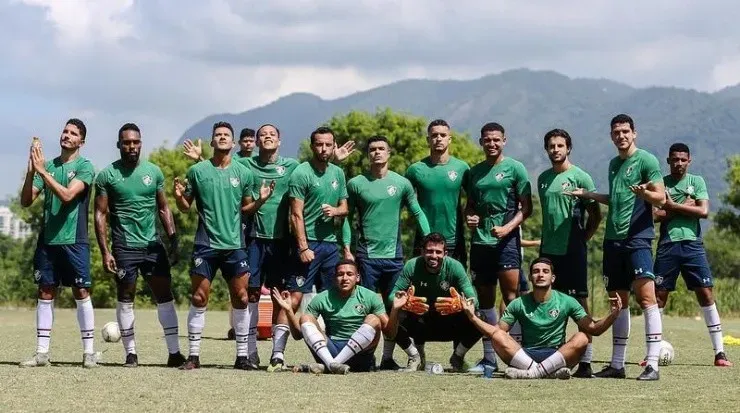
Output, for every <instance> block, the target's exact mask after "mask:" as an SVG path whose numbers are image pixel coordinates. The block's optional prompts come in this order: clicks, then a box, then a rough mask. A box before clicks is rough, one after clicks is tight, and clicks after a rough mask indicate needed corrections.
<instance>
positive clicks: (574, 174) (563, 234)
mask: <svg viewBox="0 0 740 413" xmlns="http://www.w3.org/2000/svg"><path fill="white" fill-rule="evenodd" d="M544 148H545V152H547V156H548V158H549V159H550V163H551V164H552V168H550V169H547V170H546V171H544V172H542V173H541V174H540V176H539V177H538V178H537V189H538V191H539V195H540V196H539V198H540V203H541V205H542V239H541V245H540V256H541V257H545V258H548V259H549V260H550V261H552V263H553V265H554V267H555V271H557V274H558V277H556V279H555V283H554V284H553V288H554V289H556V290H558V291H560V292H561V293H564V294H568V295H570V296H572V297H574V298H575V299H576V300H578V302H579V303H581V305H582V306H583V308H584V309H585V310H586V313H588V312H589V311H588V285H587V284H588V255H587V249H586V243H587V242H588V241H589V240H590V239H591V237H593V235H594V234H595V233H596V230H597V229H598V228H599V223H600V222H601V209H600V208H599V204H598V202H596V201H593V200H586V199H581V198H575V197H572V196H570V195H568V192H570V191H571V190H573V189H575V188H584V189H586V190H588V191H594V190H595V189H596V187H595V186H594V181H593V179H592V178H591V176H590V175H589V174H587V173H586V172H584V171H583V170H582V169H581V168H579V167H578V166H576V165H574V164H572V163H571V162H570V159H569V156H570V152H571V150H572V149H573V142H572V139H571V137H570V134H569V133H568V132H567V131H565V130H563V129H553V130H551V131H549V132H547V133H546V134H545V138H544ZM586 215H588V219H586ZM592 357H593V349H592V345H591V343H590V338H589V344H588V347H586V351H585V352H584V353H583V358H582V359H581V361H580V363H579V364H578V370H576V372H575V373H574V374H573V376H574V377H581V378H587V377H588V378H590V377H591V375H592V369H591V359H592Z"/></svg>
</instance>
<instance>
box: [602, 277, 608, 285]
mask: <svg viewBox="0 0 740 413" xmlns="http://www.w3.org/2000/svg"><path fill="white" fill-rule="evenodd" d="M603 278H604V286H607V285H609V277H607V276H606V275H605V276H604V277H603Z"/></svg>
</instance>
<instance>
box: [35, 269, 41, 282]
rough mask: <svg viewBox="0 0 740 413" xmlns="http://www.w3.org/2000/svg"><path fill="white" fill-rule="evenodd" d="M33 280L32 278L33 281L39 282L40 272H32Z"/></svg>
mask: <svg viewBox="0 0 740 413" xmlns="http://www.w3.org/2000/svg"><path fill="white" fill-rule="evenodd" d="M33 278H34V279H35V280H36V281H39V280H40V279H41V271H39V270H36V271H34V272H33Z"/></svg>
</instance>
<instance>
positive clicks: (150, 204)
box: [95, 159, 164, 248]
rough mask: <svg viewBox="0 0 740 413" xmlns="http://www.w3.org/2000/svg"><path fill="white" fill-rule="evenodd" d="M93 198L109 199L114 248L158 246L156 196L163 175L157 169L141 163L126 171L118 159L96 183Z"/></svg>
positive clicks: (99, 176)
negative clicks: (155, 244)
mask: <svg viewBox="0 0 740 413" xmlns="http://www.w3.org/2000/svg"><path fill="white" fill-rule="evenodd" d="M95 191H96V196H105V197H107V198H108V210H109V211H110V227H111V233H112V236H111V238H112V240H113V247H114V248H115V247H132V248H141V247H146V246H147V245H150V244H152V243H154V242H157V241H158V239H159V237H158V235H157V225H156V217H157V193H158V192H161V191H164V175H163V174H162V171H161V170H160V169H159V167H158V166H157V165H154V164H153V163H151V162H149V161H140V162H139V164H138V165H136V167H134V168H127V167H126V166H125V165H124V163H123V162H122V161H121V160H120V159H119V160H117V161H115V162H113V163H112V164H110V165H108V166H107V167H106V168H105V169H103V170H102V171H100V173H99V174H98V177H97V178H96V179H95Z"/></svg>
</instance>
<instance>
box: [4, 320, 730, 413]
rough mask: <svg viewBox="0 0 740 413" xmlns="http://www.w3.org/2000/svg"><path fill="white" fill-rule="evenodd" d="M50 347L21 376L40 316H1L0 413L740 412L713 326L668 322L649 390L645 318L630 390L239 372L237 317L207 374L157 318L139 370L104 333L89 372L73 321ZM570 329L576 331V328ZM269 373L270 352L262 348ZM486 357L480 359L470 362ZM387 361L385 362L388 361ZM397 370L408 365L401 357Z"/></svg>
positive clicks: (298, 351)
mask: <svg viewBox="0 0 740 413" xmlns="http://www.w3.org/2000/svg"><path fill="white" fill-rule="evenodd" d="M178 315H179V317H180V328H181V330H180V343H181V345H182V346H183V353H184V354H185V355H187V338H186V336H185V331H184V328H185V325H186V321H185V320H186V317H187V313H186V312H185V311H180V312H179V313H178ZM55 317H56V319H55V323H54V331H53V335H52V343H51V356H52V363H53V365H52V366H51V367H47V368H37V369H20V368H18V367H17V363H18V362H19V361H20V360H22V359H25V358H26V357H29V356H30V355H32V354H33V351H34V350H35V336H36V331H35V321H34V320H35V312H34V311H33V310H32V309H22V310H0V338H1V340H2V344H1V345H0V349H2V351H0V388H2V390H3V391H2V392H1V393H0V410H2V411H3V412H9V411H76V412H79V411H88V410H94V411H104V410H126V411H148V412H160V411H162V412H164V411H167V412H173V411H198V412H201V411H250V412H254V411H281V412H300V411H317V412H318V411H341V412H365V411H370V412H377V411H392V412H396V411H418V412H426V411H436V412H443V411H444V412H447V411H449V412H457V411H466V412H468V411H520V412H534V411H549V412H565V411H574V412H577V411H581V412H590V411H597V410H599V411H604V412H613V411H630V412H638V411H640V412H641V411H645V412H668V411H691V412H699V411H713V412H717V413H721V412H729V411H739V410H740V391H739V390H740V366H738V367H734V368H725V369H720V368H716V367H713V366H712V361H713V356H712V350H711V346H710V343H709V339H708V335H707V331H706V327H705V326H704V322H703V320H695V319H692V318H673V317H666V318H664V324H663V326H664V329H663V331H664V337H665V339H667V340H668V341H670V342H671V343H672V344H673V346H674V348H675V350H676V358H675V361H674V363H673V365H671V366H668V367H663V368H662V369H661V380H660V381H658V382H651V383H639V382H637V381H636V380H634V378H635V377H636V376H637V375H638V374H639V373H640V371H641V369H640V367H638V366H637V364H636V363H637V362H638V361H639V360H640V358H641V357H642V356H643V355H644V342H643V340H642V337H643V323H642V321H643V318H642V316H639V317H633V318H632V320H633V323H632V334H631V341H630V346H629V352H628V357H627V358H628V361H629V365H628V367H627V375H628V377H629V378H628V379H627V380H598V379H590V380H588V379H586V380H584V379H571V380H567V381H556V380H538V381H511V380H505V379H503V378H501V377H496V378H494V379H484V378H480V377H477V376H472V375H466V374H451V373H450V374H443V375H430V374H427V373H425V372H418V373H413V374H408V373H391V372H380V373H364V374H363V373H352V374H349V375H347V376H330V375H323V376H314V375H311V374H295V373H292V372H283V373H267V372H265V371H259V372H247V371H235V370H233V369H232V368H231V365H232V364H233V361H234V354H235V353H234V351H235V350H234V343H233V342H231V341H226V340H225V339H223V337H225V334H226V330H227V328H228V323H227V313H225V312H216V311H213V312H208V313H207V315H206V329H205V331H204V334H203V337H204V340H203V342H202V350H201V362H202V363H203V364H204V366H203V368H201V369H200V370H197V371H190V372H185V371H179V370H177V369H168V368H165V367H163V365H162V363H164V362H165V361H166V347H165V344H164V339H163V338H162V331H161V329H160V326H159V323H158V322H157V316H156V312H155V311H153V310H140V311H137V312H136V317H137V318H136V341H137V350H138V351H137V352H138V354H139V362H140V367H139V368H137V369H126V368H123V367H120V364H121V363H122V361H123V349H122V345H121V343H120V342H119V343H112V344H111V343H105V342H103V341H102V339H101V338H100V333H99V331H98V332H96V349H98V350H100V351H103V352H104V354H103V366H101V367H100V368H98V369H96V370H84V369H82V368H81V367H80V361H81V347H80V339H79V331H78V329H77V322H76V318H75V312H74V310H56V312H55ZM114 320H115V313H114V311H113V310H96V325H97V326H98V330H99V328H100V327H101V326H102V325H103V324H105V323H106V322H108V321H114ZM722 321H723V327H724V328H723V329H724V332H725V334H730V335H733V336H735V337H737V336H740V320H738V319H726V320H722ZM571 327H572V326H571ZM610 342H611V333H610V332H607V333H605V335H604V336H603V337H601V338H597V339H596V341H595V346H596V348H595V351H594V359H595V363H594V369H595V370H598V369H599V368H600V367H601V363H599V361H603V360H606V359H607V358H608V357H609V355H610V352H611V344H610ZM259 345H260V356H261V359H262V364H263V365H264V364H266V362H267V360H268V359H269V354H270V353H269V352H270V348H271V347H270V346H271V343H270V342H269V341H262V342H260V344H259ZM450 349H451V345H450V344H448V343H430V344H428V345H427V358H428V361H438V362H440V363H442V364H443V365H445V366H448V362H447V360H448V358H449V353H450ZM726 352H727V354H728V357H729V358H730V360H732V361H735V362H738V361H740V349H739V348H738V347H731V346H727V347H726ZM480 354H481V347H480V345H478V346H476V348H474V349H472V350H471V353H469V355H468V357H467V359H468V362H471V363H472V362H475V361H476V360H477V358H478V357H479V356H480ZM286 356H287V361H288V363H289V364H293V363H295V362H307V361H310V360H311V358H310V356H309V354H308V351H307V350H306V347H305V345H304V344H303V342H296V341H292V340H291V341H290V342H289V343H288V349H287V353H286ZM378 356H379V354H378ZM396 360H397V361H399V362H404V363H405V361H406V357H405V354H403V352H402V351H401V350H400V349H396Z"/></svg>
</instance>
